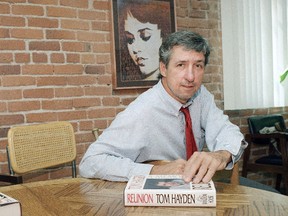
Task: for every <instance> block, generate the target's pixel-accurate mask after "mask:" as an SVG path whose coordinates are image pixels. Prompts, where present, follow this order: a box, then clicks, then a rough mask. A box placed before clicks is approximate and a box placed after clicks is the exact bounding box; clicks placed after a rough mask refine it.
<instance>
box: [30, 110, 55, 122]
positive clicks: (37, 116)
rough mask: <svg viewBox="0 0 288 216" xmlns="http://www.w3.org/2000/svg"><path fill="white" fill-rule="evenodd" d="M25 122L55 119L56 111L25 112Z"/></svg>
mask: <svg viewBox="0 0 288 216" xmlns="http://www.w3.org/2000/svg"><path fill="white" fill-rule="evenodd" d="M26 121H27V123H36V122H37V123H42V122H50V121H57V113H56V112H41V113H27V114H26Z"/></svg>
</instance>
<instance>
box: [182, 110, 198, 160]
mask: <svg viewBox="0 0 288 216" xmlns="http://www.w3.org/2000/svg"><path fill="white" fill-rule="evenodd" d="M180 111H181V112H183V114H184V116H185V121H186V127H185V134H186V156H187V160H188V159H189V158H190V157H191V155H192V154H193V153H194V152H195V151H197V146H196V142H195V138H194V134H193V130H192V121H191V117H190V112H189V109H188V107H185V108H184V107H181V109H180Z"/></svg>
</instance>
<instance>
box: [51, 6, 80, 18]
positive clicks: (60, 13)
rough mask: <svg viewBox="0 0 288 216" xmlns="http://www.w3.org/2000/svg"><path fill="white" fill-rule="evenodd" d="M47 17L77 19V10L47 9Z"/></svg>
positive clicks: (63, 8)
mask: <svg viewBox="0 0 288 216" xmlns="http://www.w3.org/2000/svg"><path fill="white" fill-rule="evenodd" d="M47 16H49V17H70V18H73V17H74V18H76V17H77V10H76V9H72V8H65V7H59V6H58V7H50V6H48V7H47Z"/></svg>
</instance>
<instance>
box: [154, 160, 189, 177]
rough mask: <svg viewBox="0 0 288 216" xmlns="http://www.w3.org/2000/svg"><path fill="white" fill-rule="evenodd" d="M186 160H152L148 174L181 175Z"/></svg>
mask: <svg viewBox="0 0 288 216" xmlns="http://www.w3.org/2000/svg"><path fill="white" fill-rule="evenodd" d="M186 163H187V161H185V160H183V159H178V160H175V161H171V162H170V161H154V162H151V163H150V164H153V165H154V166H153V167H152V169H151V171H150V175H183V172H184V168H185V165H186Z"/></svg>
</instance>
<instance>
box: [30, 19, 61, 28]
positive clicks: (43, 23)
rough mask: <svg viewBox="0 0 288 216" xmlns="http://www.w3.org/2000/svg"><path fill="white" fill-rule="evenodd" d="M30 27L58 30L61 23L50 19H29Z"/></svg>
mask: <svg viewBox="0 0 288 216" xmlns="http://www.w3.org/2000/svg"><path fill="white" fill-rule="evenodd" d="M27 20H28V26H29V27H39V28H58V27H59V22H58V20H57V19H50V18H30V17H28V18H27Z"/></svg>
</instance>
